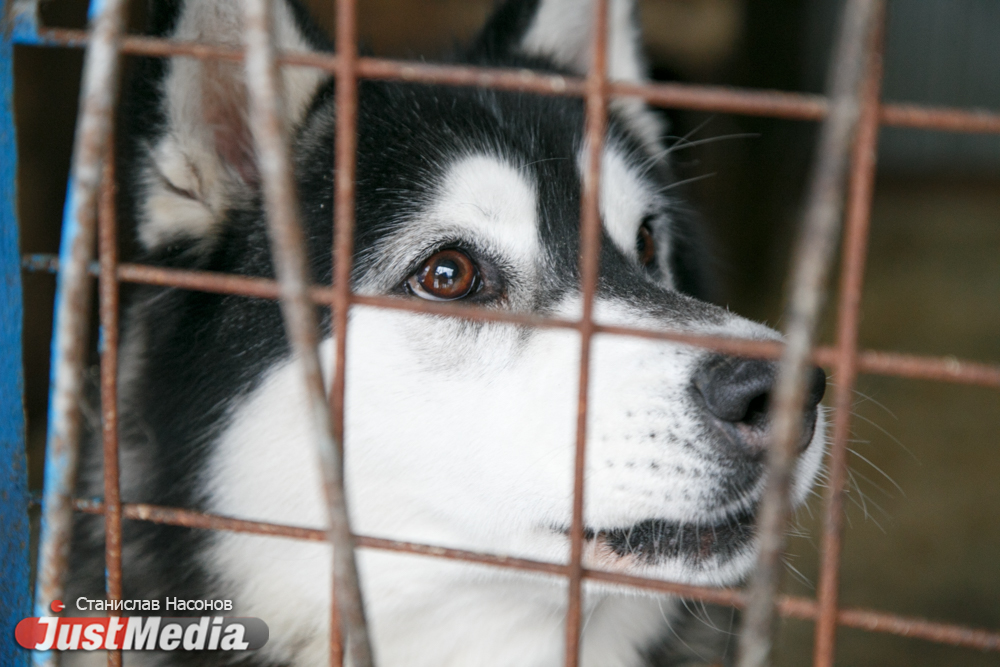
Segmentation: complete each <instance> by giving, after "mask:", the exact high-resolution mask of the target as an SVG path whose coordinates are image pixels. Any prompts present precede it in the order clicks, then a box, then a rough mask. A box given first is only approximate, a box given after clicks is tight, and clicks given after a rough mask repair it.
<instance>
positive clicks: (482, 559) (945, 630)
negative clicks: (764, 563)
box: [74, 499, 1000, 652]
mask: <svg viewBox="0 0 1000 667" xmlns="http://www.w3.org/2000/svg"><path fill="white" fill-rule="evenodd" d="M74 507H75V508H76V510H77V511H78V512H85V513H88V514H101V513H103V512H104V505H103V503H102V502H101V501H100V500H86V499H77V500H75V501H74ZM122 516H124V517H125V518H126V519H131V520H139V521H150V522H153V523H162V524H167V525H171V526H183V527H186V528H197V529H202V530H225V531H231V532H238V533H249V534H253V535H264V536H268V537H276V538H287V539H296V540H307V541H310V542H325V541H328V540H329V534H328V533H327V531H325V530H320V529H314V528H303V527H301V526H287V525H280V524H272V523H265V522H261V521H247V520H244V519H236V518H232V517H225V516H220V515H217V514H206V513H202V512H196V511H194V510H187V509H181V508H176V507H162V506H159V505H144V504H132V503H125V504H123V505H122ZM355 541H356V543H357V545H358V546H359V547H362V548H365V549H380V550H383V551H395V552H398V553H408V554H415V555H422V556H427V557H431V558H447V559H449V560H456V561H462V562H467V563H478V564H481V565H488V566H491V567H502V568H507V569H514V570H523V571H526V572H538V573H541V574H550V575H553V576H562V577H565V576H566V574H567V571H568V568H567V566H566V565H560V564H558V563H547V562H544V561H535V560H529V559H524V558H514V557H511V556H503V555H497V554H489V553H480V552H476V551H465V550H462V549H449V548H446V547H439V546H434V545H429V544H418V543H414V542H402V541H398V540H387V539H382V538H377V537H368V536H365V535H355ZM583 576H584V578H586V579H593V580H594V581H602V582H606V583H611V584H619V585H622V586H628V587H632V588H640V589H646V590H652V591H658V592H660V593H668V594H670V595H676V596H678V597H682V598H685V599H689V600H697V601H700V602H708V603H711V604H718V605H726V606H731V607H737V608H742V607H744V606H746V594H745V593H744V592H743V591H740V590H737V589H731V588H708V587H705V586H692V585H690V584H679V583H674V582H670V581H663V580H660V579H647V578H644V577H637V576H633V575H627V574H622V573H620V572H605V571H602V570H593V569H587V568H585V569H584V571H583ZM776 605H777V609H778V612H779V613H780V614H781V615H782V616H786V617H790V618H798V619H803V620H811V619H814V618H816V617H817V615H818V614H819V611H818V609H819V607H818V604H817V602H816V601H815V600H810V599H808V598H802V597H794V596H789V595H779V596H778V597H777V599H776ZM837 622H838V623H840V625H844V626H846V627H851V628H859V629H862V630H869V631H871V632H882V633H886V634H893V635H901V636H906V637H912V638H917V639H923V640H926V641H931V642H936V643H941V644H950V645H953V646H962V647H966V648H972V649H978V650H982V651H994V652H1000V632H994V631H989V630H980V629H976V628H967V627H963V626H959V625H953V624H949V623H937V622H934V621H928V620H926V619H921V618H914V617H907V616H899V615H896V614H888V613H885V612H880V611H873V610H870V609H857V608H849V609H841V610H840V611H839V612H838V615H837Z"/></svg>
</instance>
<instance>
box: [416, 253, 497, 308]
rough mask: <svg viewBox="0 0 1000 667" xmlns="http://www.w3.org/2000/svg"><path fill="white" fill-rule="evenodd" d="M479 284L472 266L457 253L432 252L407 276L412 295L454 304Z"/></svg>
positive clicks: (464, 257) (472, 263)
mask: <svg viewBox="0 0 1000 667" xmlns="http://www.w3.org/2000/svg"><path fill="white" fill-rule="evenodd" d="M478 283H479V271H478V269H477V268H476V264H475V263H474V262H473V261H472V260H471V259H470V258H469V256H468V255H466V254H465V253H464V252H462V251H460V250H442V251H441V252H437V253H434V254H433V255H431V257H430V258H429V259H428V260H427V261H426V262H424V263H423V265H422V266H421V267H420V268H419V269H418V270H417V272H416V273H414V274H413V275H412V276H410V280H409V281H408V284H409V286H410V289H411V290H413V293H414V294H416V295H417V296H419V297H421V298H423V299H430V300H431V301H454V300H455V299H461V298H462V297H465V296H468V295H469V294H470V293H471V292H472V291H473V290H474V289H475V288H476V287H477V285H478Z"/></svg>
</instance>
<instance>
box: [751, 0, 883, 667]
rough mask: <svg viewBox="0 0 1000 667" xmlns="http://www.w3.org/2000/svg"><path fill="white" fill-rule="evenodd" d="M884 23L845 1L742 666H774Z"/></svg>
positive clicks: (777, 413) (778, 388) (775, 411)
mask: <svg viewBox="0 0 1000 667" xmlns="http://www.w3.org/2000/svg"><path fill="white" fill-rule="evenodd" d="M882 18H883V3H882V0H848V2H847V3H846V5H845V6H844V9H843V14H842V18H841V27H840V31H839V36H838V38H837V47H836V50H835V52H834V55H833V58H832V60H831V64H830V70H829V75H828V77H829V84H828V85H829V87H830V94H829V99H830V112H829V114H828V115H827V117H826V120H825V121H824V122H823V125H822V127H821V128H820V137H819V141H818V144H817V154H816V157H815V158H814V159H815V162H814V164H813V173H812V175H811V179H810V185H809V191H808V200H807V202H808V203H807V205H806V210H805V213H804V215H803V221H802V231H801V236H800V238H799V242H798V244H797V246H796V248H795V253H794V259H793V262H794V266H793V269H792V276H791V286H790V289H791V294H790V297H789V301H788V306H787V309H786V317H787V321H788V326H787V328H786V331H785V340H786V347H785V351H784V354H783V355H782V358H781V364H780V366H779V368H778V378H777V380H776V383H775V389H774V393H773V396H772V404H771V416H772V424H771V443H770V448H769V450H768V461H767V485H766V486H765V489H764V495H763V498H762V499H761V506H760V512H759V514H758V520H757V535H758V539H759V541H760V547H759V548H760V555H759V556H758V561H757V569H756V571H755V572H754V574H753V577H752V579H751V582H750V588H749V601H750V603H749V605H748V606H747V609H746V613H745V616H744V620H743V628H742V631H741V633H740V640H739V647H738V654H737V655H738V658H737V664H738V665H739V667H765V666H766V665H769V664H770V663H771V648H772V642H773V633H774V630H773V628H774V599H775V597H776V596H777V594H778V589H779V586H780V584H781V575H782V573H783V570H784V563H783V561H782V558H783V557H784V552H785V545H786V542H787V536H786V529H787V526H788V519H789V515H790V513H791V502H790V500H789V495H790V492H791V485H792V476H793V474H794V469H795V463H796V460H797V456H796V452H797V450H798V442H799V439H800V438H801V433H802V416H801V414H802V407H803V403H804V401H805V394H806V385H807V377H808V374H809V360H810V357H811V350H812V346H813V343H814V337H815V332H816V326H817V323H818V321H819V317H820V314H821V311H822V306H823V301H824V296H825V292H826V284H827V277H828V274H829V270H830V265H831V263H832V260H833V255H834V252H835V250H836V239H837V234H838V233H839V230H840V217H841V211H842V205H843V204H842V202H843V197H844V185H845V181H846V173H847V167H848V158H849V155H850V152H851V146H852V143H853V140H854V136H855V131H856V128H857V124H858V119H859V114H860V98H861V95H862V92H863V87H862V82H863V76H864V73H865V72H866V69H867V68H866V64H867V63H868V60H869V57H870V54H871V52H872V50H873V47H874V43H873V41H872V35H874V34H875V32H876V26H877V25H878V24H879V22H880V20H881V19H882Z"/></svg>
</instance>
